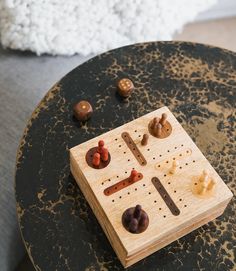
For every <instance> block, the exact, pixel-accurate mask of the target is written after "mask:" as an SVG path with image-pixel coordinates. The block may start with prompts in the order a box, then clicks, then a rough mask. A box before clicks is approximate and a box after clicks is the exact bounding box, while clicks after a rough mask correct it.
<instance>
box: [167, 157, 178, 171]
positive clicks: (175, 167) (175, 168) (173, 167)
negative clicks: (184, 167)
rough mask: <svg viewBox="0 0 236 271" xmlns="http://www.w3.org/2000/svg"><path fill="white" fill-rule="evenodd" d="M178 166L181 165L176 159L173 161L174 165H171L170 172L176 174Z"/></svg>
mask: <svg viewBox="0 0 236 271" xmlns="http://www.w3.org/2000/svg"><path fill="white" fill-rule="evenodd" d="M178 166H179V161H177V160H174V161H173V162H172V167H171V169H170V171H169V172H170V173H171V174H175V172H176V170H177V168H178Z"/></svg>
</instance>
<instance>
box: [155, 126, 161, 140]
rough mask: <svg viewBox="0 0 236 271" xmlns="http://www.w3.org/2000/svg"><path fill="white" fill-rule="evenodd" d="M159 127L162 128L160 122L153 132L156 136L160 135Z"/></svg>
mask: <svg viewBox="0 0 236 271" xmlns="http://www.w3.org/2000/svg"><path fill="white" fill-rule="evenodd" d="M161 129H162V125H161V124H160V123H158V124H157V127H156V128H155V133H156V135H157V137H160V136H161Z"/></svg>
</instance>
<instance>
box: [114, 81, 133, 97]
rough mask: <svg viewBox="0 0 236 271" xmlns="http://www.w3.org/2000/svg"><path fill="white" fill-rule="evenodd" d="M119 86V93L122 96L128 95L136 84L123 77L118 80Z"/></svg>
mask: <svg viewBox="0 0 236 271" xmlns="http://www.w3.org/2000/svg"><path fill="white" fill-rule="evenodd" d="M117 87H118V93H119V94H120V95H121V96H122V97H128V96H129V95H130V94H131V93H132V91H133V89H134V84H133V82H132V81H131V80H130V79H128V78H123V79H121V80H119V81H118V85H117Z"/></svg>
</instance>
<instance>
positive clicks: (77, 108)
mask: <svg viewBox="0 0 236 271" xmlns="http://www.w3.org/2000/svg"><path fill="white" fill-rule="evenodd" d="M73 112H74V116H75V117H76V119H77V120H79V121H87V120H88V119H89V118H90V117H91V115H92V113H93V108H92V106H91V104H90V103H89V102H87V101H80V102H78V103H77V104H75V105H74V107H73Z"/></svg>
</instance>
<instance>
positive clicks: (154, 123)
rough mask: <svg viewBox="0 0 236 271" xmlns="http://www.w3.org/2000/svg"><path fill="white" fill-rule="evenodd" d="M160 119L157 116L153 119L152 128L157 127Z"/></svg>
mask: <svg viewBox="0 0 236 271" xmlns="http://www.w3.org/2000/svg"><path fill="white" fill-rule="evenodd" d="M159 121H160V119H159V118H157V117H155V118H154V119H153V120H152V123H151V126H150V127H151V129H152V130H154V129H155V127H156V126H157V124H158V123H159Z"/></svg>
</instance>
